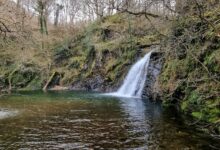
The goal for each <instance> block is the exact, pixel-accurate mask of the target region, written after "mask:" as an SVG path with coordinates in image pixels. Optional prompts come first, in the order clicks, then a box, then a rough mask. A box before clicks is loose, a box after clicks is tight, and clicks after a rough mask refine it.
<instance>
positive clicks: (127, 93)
mask: <svg viewBox="0 0 220 150" xmlns="http://www.w3.org/2000/svg"><path fill="white" fill-rule="evenodd" d="M151 53H152V52H149V53H148V54H146V55H145V56H144V57H143V58H142V59H140V60H139V61H138V62H137V63H136V64H134V65H133V66H132V67H131V69H130V71H129V72H128V74H127V76H126V78H125V80H124V82H123V84H122V86H121V87H120V88H119V90H118V91H117V92H115V93H112V94H111V95H115V96H122V97H138V98H141V96H142V92H143V89H144V85H145V81H146V76H147V70H148V66H149V62H150V56H151Z"/></svg>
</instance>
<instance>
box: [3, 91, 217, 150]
mask: <svg viewBox="0 0 220 150" xmlns="http://www.w3.org/2000/svg"><path fill="white" fill-rule="evenodd" d="M0 107H2V108H11V109H15V110H19V111H20V113H19V115H17V116H15V117H12V118H7V119H3V120H0V149H13V150H14V149H55V150H56V149H149V150H151V149H152V150H155V149H168V150H170V149H203V148H209V143H210V139H209V138H204V137H202V136H198V135H197V134H196V133H194V132H191V131H190V130H185V129H184V128H183V126H182V125H181V126H179V124H177V123H176V121H175V120H173V119H172V118H170V117H169V115H167V114H166V112H164V111H163V110H162V108H161V105H160V104H156V103H152V102H150V101H149V100H142V99H133V98H130V99H128V98H115V97H105V96H104V97H103V96H100V95H98V94H94V93H85V92H58V93H56V92H49V93H42V92H36V93H34V92H30V93H29V92H27V93H20V94H19V95H12V96H10V97H7V98H4V99H0ZM192 135H193V136H192ZM189 136H190V137H191V140H190V141H189V140H186V139H187V138H188V137H189ZM211 142H214V143H217V142H215V141H213V140H211ZM216 145H217V146H218V143H217V144H215V146H216Z"/></svg>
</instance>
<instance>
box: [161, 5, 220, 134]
mask: <svg viewBox="0 0 220 150" xmlns="http://www.w3.org/2000/svg"><path fill="white" fill-rule="evenodd" d="M218 10H219V8H216V9H214V10H212V11H210V10H209V11H207V12H205V16H204V18H205V19H202V18H199V17H198V16H192V15H188V16H186V17H183V18H180V20H178V21H176V22H175V23H174V25H173V27H172V32H171V34H170V35H169V41H171V42H169V44H168V46H166V48H167V47H168V48H170V47H172V49H170V51H169V52H167V53H166V56H165V57H166V59H165V64H164V67H163V69H162V73H161V75H160V85H161V90H162V91H163V94H162V95H163V97H164V98H165V99H166V104H167V103H172V104H176V105H178V106H180V108H181V110H182V111H183V112H184V113H186V114H188V115H191V116H193V117H194V119H195V122H199V123H204V124H207V125H206V126H207V127H209V129H210V131H211V132H213V133H214V132H216V133H220V130H219V128H218V127H219V124H220V99H219V97H220V93H219V91H220V61H219V60H220V55H219V54H220V37H219V36H218V33H219V32H220V28H219V27H220V22H219V17H218V16H219V14H218V13H216V12H218ZM204 20H205V21H204Z"/></svg>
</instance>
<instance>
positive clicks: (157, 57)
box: [70, 52, 162, 100]
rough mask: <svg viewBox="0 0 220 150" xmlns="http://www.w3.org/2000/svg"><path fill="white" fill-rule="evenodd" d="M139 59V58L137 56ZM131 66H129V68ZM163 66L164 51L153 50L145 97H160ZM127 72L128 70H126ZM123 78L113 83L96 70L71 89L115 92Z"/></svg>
mask: <svg viewBox="0 0 220 150" xmlns="http://www.w3.org/2000/svg"><path fill="white" fill-rule="evenodd" d="M136 59H137V58H136ZM129 68H130V67H128V68H127V70H129ZM161 68H162V53H160V52H153V53H152V55H151V60H150V64H149V68H148V74H147V80H146V82H145V88H144V91H143V98H150V99H152V100H157V99H159V97H160V96H159V95H160V94H159V93H160V90H159V86H158V82H157V81H158V76H159V74H160V72H161ZM125 72H126V71H125ZM122 81H123V78H122V80H118V82H117V83H115V84H111V83H112V81H111V80H109V79H108V78H106V77H105V76H103V75H102V74H100V72H98V71H96V72H94V74H93V75H92V76H90V77H89V78H86V79H85V80H79V81H76V82H74V83H73V84H72V86H71V87H70V89H71V90H87V91H102V92H114V91H117V89H118V88H119V87H120V85H121V83H122Z"/></svg>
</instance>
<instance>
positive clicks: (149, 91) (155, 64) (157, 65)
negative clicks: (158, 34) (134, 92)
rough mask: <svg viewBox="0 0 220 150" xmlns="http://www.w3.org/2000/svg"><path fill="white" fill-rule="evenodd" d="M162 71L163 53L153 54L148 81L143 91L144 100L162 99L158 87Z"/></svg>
mask: <svg viewBox="0 0 220 150" xmlns="http://www.w3.org/2000/svg"><path fill="white" fill-rule="evenodd" d="M161 69H162V53H160V52H153V53H152V55H151V60H150V64H149V67H148V74H147V79H146V82H145V88H144V91H143V96H142V97H143V98H149V99H152V100H159V99H160V89H159V85H158V77H159V74H160V72H161Z"/></svg>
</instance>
